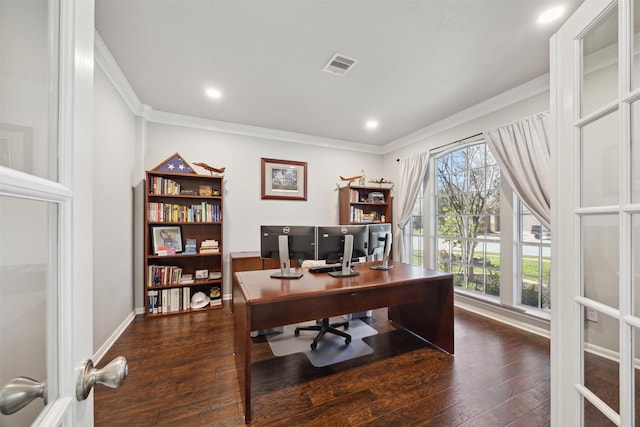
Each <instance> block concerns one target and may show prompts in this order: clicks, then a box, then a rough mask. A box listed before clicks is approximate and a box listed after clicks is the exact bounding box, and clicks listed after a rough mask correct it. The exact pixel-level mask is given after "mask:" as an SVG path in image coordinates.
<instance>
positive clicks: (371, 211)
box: [339, 185, 392, 224]
mask: <svg viewBox="0 0 640 427" xmlns="http://www.w3.org/2000/svg"><path fill="white" fill-rule="evenodd" d="M391 205H392V204H391V188H388V187H382V186H358V185H347V186H345V187H341V188H340V190H339V209H340V213H339V216H340V224H377V223H384V222H388V223H390V222H391Z"/></svg>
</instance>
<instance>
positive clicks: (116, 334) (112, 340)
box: [92, 308, 144, 366]
mask: <svg viewBox="0 0 640 427" xmlns="http://www.w3.org/2000/svg"><path fill="white" fill-rule="evenodd" d="M138 310H142V313H144V308H142V309H137V308H136V309H135V311H132V312H131V313H129V315H128V316H127V317H126V318H125V319H124V321H123V322H122V323H121V324H120V326H118V328H117V329H116V330H115V331H114V332H113V334H111V336H110V337H109V339H107V341H105V343H104V344H102V347H100V348H99V349H98V351H97V352H95V353H94V354H93V358H92V360H93V364H94V366H98V363H99V362H100V360H101V359H102V358H103V357H104V355H105V354H107V351H109V349H110V348H111V346H113V344H114V343H115V342H116V341H117V339H118V338H119V337H120V335H122V333H123V332H124V331H125V330H126V329H127V327H128V326H129V324H130V323H131V322H132V321H133V319H134V318H135V317H136V314H137V313H138Z"/></svg>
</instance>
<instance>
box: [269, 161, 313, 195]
mask: <svg viewBox="0 0 640 427" xmlns="http://www.w3.org/2000/svg"><path fill="white" fill-rule="evenodd" d="M261 160H262V168H261V170H262V199H280V200H307V163H306V162H296V161H292V160H277V159H265V158H262V159H261Z"/></svg>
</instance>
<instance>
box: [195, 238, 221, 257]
mask: <svg viewBox="0 0 640 427" xmlns="http://www.w3.org/2000/svg"><path fill="white" fill-rule="evenodd" d="M200 253H201V254H205V253H209V254H212V253H213V254H217V253H220V247H219V246H218V241H217V240H213V239H207V240H203V241H202V243H201V244H200Z"/></svg>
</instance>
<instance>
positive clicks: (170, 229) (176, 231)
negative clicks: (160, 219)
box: [153, 225, 182, 255]
mask: <svg viewBox="0 0 640 427" xmlns="http://www.w3.org/2000/svg"><path fill="white" fill-rule="evenodd" d="M172 252H173V253H178V252H182V234H181V233H180V227H178V226H175V225H171V226H162V227H153V253H154V254H165V255H169V254H171V253H172Z"/></svg>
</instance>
